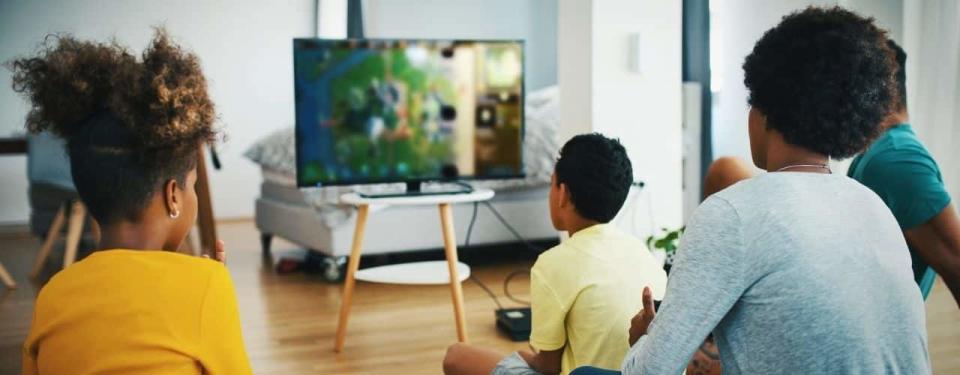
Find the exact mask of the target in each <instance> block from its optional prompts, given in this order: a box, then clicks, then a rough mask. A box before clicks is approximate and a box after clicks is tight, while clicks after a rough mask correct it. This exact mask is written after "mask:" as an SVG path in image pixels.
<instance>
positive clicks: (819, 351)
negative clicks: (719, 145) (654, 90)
mask: <svg viewBox="0 0 960 375" xmlns="http://www.w3.org/2000/svg"><path fill="white" fill-rule="evenodd" d="M886 39H887V38H886V35H885V32H884V31H882V30H880V29H878V28H877V27H876V26H875V25H874V23H873V20H872V19H865V18H862V17H860V16H858V15H856V14H854V13H851V12H849V11H846V10H843V9H840V8H829V9H823V8H808V9H806V10H803V11H800V12H796V13H793V14H790V15H788V16H786V17H784V19H783V20H782V21H781V23H780V24H779V25H777V26H776V27H774V28H773V29H771V30H769V31H767V32H766V34H764V36H763V37H762V38H761V39H760V40H759V41H758V42H757V44H756V45H755V46H754V49H753V52H752V53H751V54H750V55H749V56H747V59H746V62H745V63H744V71H745V79H744V82H745V84H746V86H747V88H748V89H749V92H750V98H749V100H748V102H749V104H750V106H751V108H750V115H749V121H748V122H749V125H748V126H749V134H750V146H751V153H752V156H753V161H754V164H755V165H756V166H757V167H759V168H761V169H764V170H766V171H768V172H770V173H764V174H761V175H759V176H757V177H753V178H750V179H747V180H744V181H742V182H739V183H737V184H735V185H733V186H732V187H730V188H727V189H725V190H723V191H720V192H718V193H716V194H714V195H713V196H711V197H710V198H709V199H707V200H706V201H705V202H704V203H703V204H702V205H701V206H700V207H699V208H698V209H697V211H696V212H695V213H694V215H693V217H692V219H691V220H690V222H689V223H688V226H687V230H686V233H685V235H684V237H683V239H682V243H681V245H680V250H679V251H678V257H677V259H676V261H675V263H674V266H673V268H672V272H671V274H670V279H669V282H668V285H667V291H666V297H665V299H664V301H663V304H662V305H661V306H660V307H661V308H660V311H659V312H658V313H656V314H655V313H654V311H653V310H654V309H653V306H652V303H650V305H649V306H648V307H646V308H645V309H644V311H643V312H641V314H638V316H637V317H636V318H635V319H634V321H633V326H632V328H631V345H632V347H631V349H630V352H629V353H628V354H627V357H626V358H625V359H624V361H623V368H622V370H623V372H624V373H625V374H678V373H680V372H681V371H682V370H683V369H684V368H685V367H686V365H687V361H688V360H689V359H690V357H691V355H692V354H693V352H694V351H695V350H696V349H697V347H698V346H699V345H700V344H701V343H702V342H703V340H704V337H706V336H707V335H708V334H709V333H711V332H713V334H714V337H715V339H716V342H717V345H718V348H719V351H720V356H721V361H722V364H723V371H724V373H725V374H740V373H748V374H769V373H794V374H823V373H829V374H848V373H864V374H881V373H887V374H897V373H901V374H927V373H930V365H929V359H928V355H927V334H926V328H925V322H924V309H923V300H922V298H921V296H920V292H919V291H918V289H917V286H916V284H915V283H914V281H913V274H912V271H911V264H910V257H909V252H908V251H907V245H906V242H905V241H904V238H903V235H902V233H901V231H900V228H899V227H898V226H897V222H896V220H895V219H894V217H893V215H892V214H891V213H890V210H889V209H888V208H887V207H886V206H885V205H884V203H883V202H882V201H881V200H880V198H878V197H877V195H876V194H874V193H873V192H871V191H870V190H868V189H867V188H866V187H864V186H862V185H860V184H859V183H857V182H856V181H854V180H851V179H849V178H847V177H846V176H844V175H843V173H837V174H834V173H832V172H833V171H831V170H830V167H829V166H828V161H829V160H830V158H838V159H839V158H846V157H849V156H852V155H854V154H855V153H857V152H859V151H861V150H862V149H863V148H864V147H865V146H866V145H867V144H868V143H869V141H871V140H872V139H873V138H874V137H876V135H877V134H878V131H879V125H880V123H881V120H882V119H883V117H884V116H885V115H886V114H887V113H888V112H889V110H890V106H891V103H892V102H893V99H894V98H895V95H896V93H895V92H894V91H893V90H892V88H893V87H894V85H893V82H892V78H893V77H892V73H893V65H892V64H891V59H892V58H891V52H890V50H889V49H888V47H887V45H886Z"/></svg>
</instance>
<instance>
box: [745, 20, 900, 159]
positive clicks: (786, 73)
mask: <svg viewBox="0 0 960 375" xmlns="http://www.w3.org/2000/svg"><path fill="white" fill-rule="evenodd" d="M886 41H887V36H886V32H885V31H883V30H881V29H879V28H878V27H877V26H876V25H875V24H874V22H873V19H872V18H864V17H861V16H859V15H857V14H855V13H853V12H850V11H848V10H845V9H842V8H839V7H834V8H826V9H825V8H816V7H810V8H807V9H805V10H803V11H799V12H795V13H792V14H789V15H787V16H785V17H784V18H783V20H782V21H781V22H780V24H779V25H777V26H776V27H774V28H772V29H770V30H768V31H767V32H766V33H765V34H764V35H763V37H761V38H760V40H759V41H758V42H757V44H756V45H755V46H754V47H753V52H751V53H750V55H749V56H747V58H746V61H745V62H744V64H743V70H744V84H745V85H746V86H747V89H748V90H749V92H750V96H749V99H748V102H749V104H750V105H751V106H752V107H754V108H756V109H758V110H760V112H762V113H763V114H764V115H766V117H767V127H768V128H770V129H774V130H777V131H778V132H780V133H781V134H783V137H784V140H785V141H787V142H788V143H790V144H794V145H797V146H801V147H804V148H807V149H809V150H812V151H815V152H818V153H821V154H824V155H828V156H830V157H832V158H837V159H842V158H846V157H850V156H852V155H854V154H856V153H858V152H860V151H861V150H863V149H864V148H865V147H866V146H867V145H868V144H869V143H870V142H871V141H872V140H873V139H874V138H875V137H876V136H877V135H878V134H879V130H880V124H881V121H882V120H883V118H884V117H885V116H886V115H887V114H888V112H889V111H890V110H891V109H892V105H893V104H894V102H895V99H896V98H895V96H896V90H895V89H894V88H895V85H894V80H893V73H894V68H895V64H896V63H895V61H893V55H892V52H891V51H890V49H889V48H888V47H887V43H886Z"/></svg>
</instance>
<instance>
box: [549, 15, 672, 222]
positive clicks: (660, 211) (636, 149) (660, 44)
mask: <svg viewBox="0 0 960 375" xmlns="http://www.w3.org/2000/svg"><path fill="white" fill-rule="evenodd" d="M584 4H587V5H584ZM681 10H682V9H681V6H680V2H678V1H653V0H651V1H636V0H592V1H586V0H560V24H559V30H560V31H559V33H560V42H559V43H560V45H559V46H558V49H559V55H560V61H559V64H560V65H559V69H558V70H559V71H560V76H559V83H560V90H561V98H560V103H561V107H562V111H561V123H560V127H561V130H560V131H559V133H560V136H561V137H563V139H561V142H563V141H565V140H566V139H568V138H569V137H570V136H572V135H573V134H577V133H582V132H585V131H597V132H600V133H603V134H605V135H608V136H612V137H618V138H620V140H621V142H623V144H624V146H625V147H626V148H627V151H628V153H629V154H630V159H631V161H632V162H633V166H634V176H635V178H636V179H640V180H643V181H645V182H646V183H647V187H646V189H645V190H644V192H643V193H644V194H648V198H649V199H647V200H645V202H646V203H645V204H651V203H652V204H653V208H652V211H653V222H654V223H656V225H657V226H660V227H677V226H679V225H680V224H681V222H682V209H683V204H682V195H681V194H682V187H681V181H682V177H681V173H682V170H681V169H682V168H681V50H680V46H681V31H682V30H681ZM633 34H639V35H640V40H641V42H640V45H641V47H640V56H641V61H640V66H641V69H642V70H641V72H640V73H637V72H633V71H631V70H630V69H629V68H628V67H629V61H630V59H629V57H628V54H629V51H630V48H628V46H629V40H630V36H631V35H633ZM577 35H580V37H578V36H577ZM583 35H588V38H589V39H587V40H582V39H584V38H583V37H582V36H583ZM567 36H569V38H566V37H567ZM583 54H588V55H589V56H590V60H589V61H583V60H582V59H579V58H577V56H580V55H583ZM584 92H586V93H590V95H589V96H584V95H583V94H584ZM584 113H587V114H588V115H587V116H585V115H584ZM627 209H628V210H629V209H631V207H628V208H627ZM640 209H641V210H646V209H648V207H643V208H640ZM636 234H638V235H646V234H647V233H646V232H645V231H641V232H639V233H636Z"/></svg>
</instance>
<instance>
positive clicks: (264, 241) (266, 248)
mask: <svg viewBox="0 0 960 375" xmlns="http://www.w3.org/2000/svg"><path fill="white" fill-rule="evenodd" d="M272 241H273V235H272V234H270V233H260V250H261V251H262V252H263V256H265V257H269V256H270V242H272Z"/></svg>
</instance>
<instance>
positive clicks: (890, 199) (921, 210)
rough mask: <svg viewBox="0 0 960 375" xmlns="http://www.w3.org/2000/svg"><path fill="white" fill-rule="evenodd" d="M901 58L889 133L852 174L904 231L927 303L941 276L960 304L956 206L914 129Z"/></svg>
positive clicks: (899, 57) (899, 58)
mask: <svg viewBox="0 0 960 375" xmlns="http://www.w3.org/2000/svg"><path fill="white" fill-rule="evenodd" d="M888 45H889V47H890V49H891V50H893V51H894V52H895V53H896V60H897V63H898V65H899V66H898V68H897V70H896V73H895V74H896V83H897V86H898V87H897V88H896V89H897V91H898V93H899V95H898V96H899V98H900V99H899V100H898V101H897V103H895V106H894V111H893V113H891V114H890V115H889V116H888V117H887V119H886V120H885V121H884V124H883V129H884V130H883V133H882V134H881V135H880V137H879V138H877V140H875V141H874V142H873V144H872V145H870V146H869V147H868V148H867V149H866V150H865V151H864V152H863V153H862V154H860V155H858V156H857V157H856V158H854V160H853V162H852V163H851V164H850V169H849V170H848V172H847V175H848V176H849V177H851V178H853V179H855V180H857V181H859V182H860V183H862V184H863V185H865V186H866V187H868V188H870V190H873V191H874V192H875V193H877V195H879V196H880V198H881V199H882V200H883V202H884V203H886V205H887V207H889V208H890V211H892V212H893V216H894V217H896V219H897V222H898V224H899V225H900V229H901V230H903V231H904V236H905V237H906V239H907V244H908V245H909V248H910V257H911V258H912V260H913V274H914V279H915V280H916V281H917V283H918V284H919V286H920V291H921V292H922V294H923V297H924V298H927V296H928V295H929V294H930V290H931V289H932V287H933V283H934V281H935V280H936V276H937V272H939V273H940V275H941V277H943V280H944V282H945V283H946V284H947V287H948V288H949V289H950V291H951V293H952V294H953V297H954V299H956V300H957V303H958V305H960V220H958V218H957V212H956V210H955V209H954V208H953V205H952V204H951V200H950V195H949V194H948V193H947V189H946V186H945V185H944V183H943V177H942V176H941V174H940V168H939V167H938V166H937V162H936V161H935V160H934V159H933V157H932V156H931V155H930V152H928V151H927V149H926V148H925V147H924V146H923V143H921V142H920V139H918V138H917V135H916V133H914V132H913V129H912V128H911V127H910V125H909V123H908V121H909V116H908V113H907V100H906V72H905V71H904V67H905V63H906V59H907V56H906V53H905V52H904V51H903V49H901V48H900V46H898V45H897V44H896V43H894V42H893V41H892V40H891V41H888Z"/></svg>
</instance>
